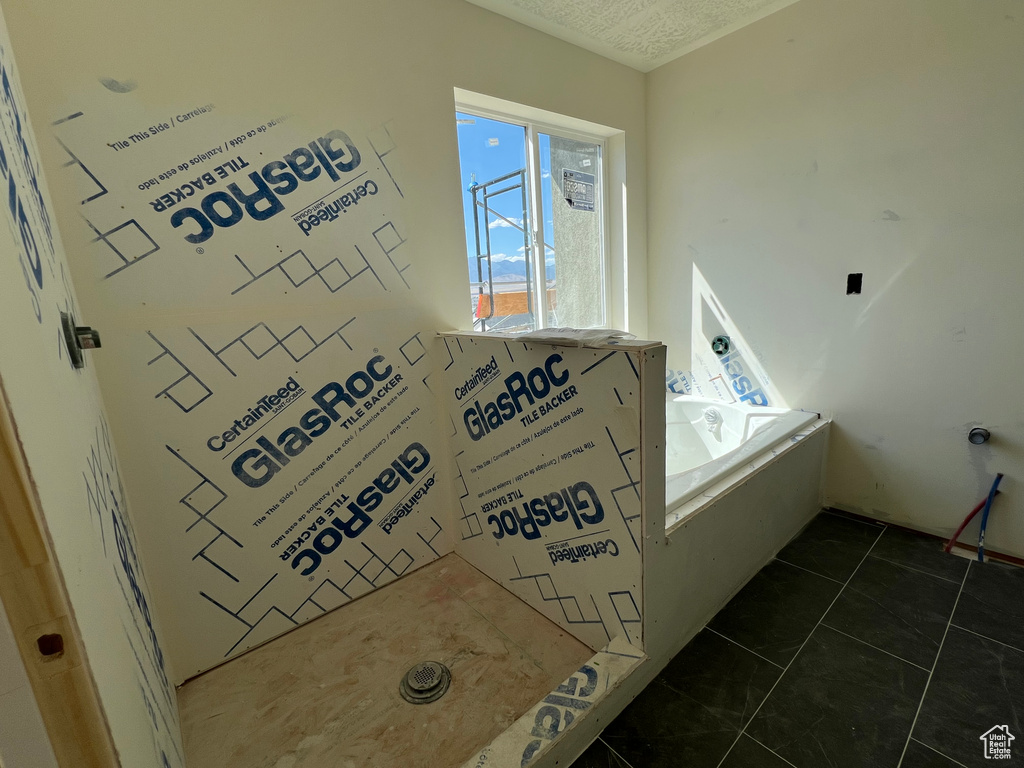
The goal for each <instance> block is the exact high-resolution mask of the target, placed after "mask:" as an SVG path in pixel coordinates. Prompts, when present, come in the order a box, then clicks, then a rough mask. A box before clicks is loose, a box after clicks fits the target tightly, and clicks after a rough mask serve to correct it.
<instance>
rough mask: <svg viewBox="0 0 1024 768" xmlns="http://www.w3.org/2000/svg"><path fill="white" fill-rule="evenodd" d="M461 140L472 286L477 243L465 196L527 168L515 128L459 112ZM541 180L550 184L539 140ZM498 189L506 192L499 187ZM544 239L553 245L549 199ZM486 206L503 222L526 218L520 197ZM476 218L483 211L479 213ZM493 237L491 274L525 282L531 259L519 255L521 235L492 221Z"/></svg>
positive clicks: (550, 266) (550, 255) (550, 271)
mask: <svg viewBox="0 0 1024 768" xmlns="http://www.w3.org/2000/svg"><path fill="white" fill-rule="evenodd" d="M456 121H457V123H456V125H457V127H458V139H459V165H460V173H461V187H462V200H463V216H464V223H465V231H466V254H467V259H468V265H469V276H470V280H471V281H475V280H476V279H477V271H476V260H475V258H473V256H474V254H475V248H476V241H475V238H474V234H473V196H472V194H471V193H470V192H469V188H470V186H471V185H472V184H473V183H474V182H475V183H477V184H483V183H485V182H487V181H490V180H491V179H495V178H498V177H499V176H504V175H505V174H508V173H512V172H514V171H518V170H519V169H521V168H526V166H527V160H526V129H525V128H523V127H522V126H519V125H513V124H511V123H504V122H501V121H498V120H491V119H489V118H485V117H478V116H476V115H468V114H465V113H462V112H457V113H456ZM539 140H540V147H539V149H540V154H541V180H542V183H544V184H550V176H551V168H550V165H551V152H550V139H549V138H548V137H547V136H545V135H543V134H541V135H540V136H539ZM501 186H504V184H502V185H501ZM544 197H545V200H544V208H545V211H544V219H545V234H546V238H545V239H546V240H547V242H548V243H551V241H552V238H551V195H545V196H544ZM489 204H490V206H491V207H492V208H493V209H494V210H496V211H497V212H498V213H500V214H501V215H502V216H504V217H506V218H508V219H510V220H512V221H514V222H516V223H517V224H519V225H520V226H522V225H523V218H524V213H523V210H522V197H521V195H520V193H519V191H518V190H517V191H515V192H507V193H505V194H502V195H499V196H497V197H492V198H491V199H490V203H489ZM480 215H481V216H482V215H483V210H482V209H480ZM488 228H489V232H490V235H491V254H492V255H491V268H492V273H493V275H494V277H495V278H504V279H505V280H510V279H515V278H519V279H522V280H525V279H526V264H527V260H528V258H529V255H528V254H526V253H525V252H524V249H523V233H522V232H521V231H519V230H518V229H516V228H515V227H513V226H511V225H510V224H509V223H508V222H505V221H502V220H501V219H499V218H497V217H495V216H493V215H492V216H491V217H490V221H489V222H488ZM545 252H546V257H547V258H546V261H547V268H546V272H547V277H548V279H552V278H554V276H555V275H554V269H555V268H554V252H553V251H552V250H551V249H550V248H546V249H545Z"/></svg>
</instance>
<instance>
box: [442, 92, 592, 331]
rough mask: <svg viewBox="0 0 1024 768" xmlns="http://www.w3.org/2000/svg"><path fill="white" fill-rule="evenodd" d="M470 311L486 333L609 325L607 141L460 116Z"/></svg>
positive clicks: (490, 117) (467, 113)
mask: <svg viewBox="0 0 1024 768" xmlns="http://www.w3.org/2000/svg"><path fill="white" fill-rule="evenodd" d="M456 125H457V130H458V139H459V160H460V165H461V173H462V181H463V190H464V193H463V203H464V214H465V225H466V246H467V252H468V267H469V280H470V294H471V295H470V302H469V304H470V306H469V309H470V312H471V313H472V317H473V328H474V329H475V330H479V331H497V330H501V331H509V332H525V331H531V330H536V329H540V328H547V327H553V326H571V327H576V328H593V327H599V326H603V325H605V324H606V322H607V315H608V308H607V304H608V290H607V283H608V279H607V269H608V265H607V263H606V258H605V252H606V248H605V231H606V227H605V221H604V217H605V205H604V200H605V194H604V178H603V158H604V143H603V139H601V138H600V137H595V136H587V135H581V134H578V133H575V132H572V131H567V130H562V129H559V128H557V127H552V126H549V125H541V124H538V123H535V122H531V121H528V120H519V119H516V118H515V117H514V116H511V115H507V114H499V113H491V112H487V111H484V110H478V109H462V108H460V109H458V110H457V112H456Z"/></svg>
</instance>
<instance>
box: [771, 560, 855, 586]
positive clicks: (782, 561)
mask: <svg viewBox="0 0 1024 768" xmlns="http://www.w3.org/2000/svg"><path fill="white" fill-rule="evenodd" d="M774 559H775V560H778V561H779V562H780V563H785V564H786V565H788V566H790V567H792V568H798V569H799V570H801V571H804V572H805V573H810V574H813V575H815V576H819V577H820V578H822V579H828V580H829V581H831V582H832V583H833V584H842V583H843V582H841V581H840V580H839V579H833V578H832V577H831V576H825V575H824V574H821V573H818V572H817V571H812V570H811V569H810V568H804V567H803V566H802V565H797V564H796V563H791V562H789V560H783V559H782V558H781V557H779V556H778V555H776V556H775V558H774ZM857 567H858V568H859V567H860V566H859V565H858V566H857Z"/></svg>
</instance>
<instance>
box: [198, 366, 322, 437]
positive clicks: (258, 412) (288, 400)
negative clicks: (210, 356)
mask: <svg viewBox="0 0 1024 768" xmlns="http://www.w3.org/2000/svg"><path fill="white" fill-rule="evenodd" d="M305 392H306V390H304V389H303V388H302V387H301V386H300V385H299V383H298V382H297V381H295V378H294V377H292V376H289V377H288V381H286V382H285V383H284V385H283V386H281V387H279V388H278V390H277V391H276V392H274V393H273V394H270V395H263V397H261V398H260V399H259V400H257V401H256V402H255V403H254V404H253V405H252V406H250V407H249V409H248V410H247V411H246V412H245V414H244V415H242V416H240V417H239V418H237V419H235V420H234V421H233V422H232V423H231V426H230V427H228V428H227V429H225V430H224V431H223V432H221V433H220V434H218V435H214V436H213V437H211V438H210V439H209V440H207V441H206V445H207V447H208V448H209V449H210V450H211V451H217V452H219V451H223V450H224V449H225V448H226V447H227V445H228V443H232V442H234V441H235V440H237V439H238V438H239V437H241V435H242V433H243V432H245V431H246V430H247V429H249V427H252V426H254V425H255V424H257V423H258V422H259V421H260V420H261V419H263V417H264V416H266V415H268V414H275V413H278V412H279V411H282V410H284V409H285V408H287V407H288V406H289V405H291V404H292V403H293V402H294V401H295V399H296V398H298V397H299V396H300V395H303V394H305Z"/></svg>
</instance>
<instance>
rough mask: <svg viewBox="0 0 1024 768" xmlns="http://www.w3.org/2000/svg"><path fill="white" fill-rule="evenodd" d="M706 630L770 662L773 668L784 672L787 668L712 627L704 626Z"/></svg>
mask: <svg viewBox="0 0 1024 768" xmlns="http://www.w3.org/2000/svg"><path fill="white" fill-rule="evenodd" d="M704 629H706V630H707V631H708V632H710V633H712V634H713V635H718V636H719V637H720V638H722V639H723V640H726V641H727V642H730V643H732V644H733V645H735V646H736V647H737V648H742V649H743V650H744V651H746V652H747V653H752V654H753V655H754V656H757V658H759V659H761V661H767V662H768V663H769V664H771V665H772V666H773V667H778V668H779V669H783V670H784V669H785V667H784V666H782V665H781V664H776V663H775V662H774V661H772V660H771V659H766V658H765V657H764V656H762V655H761V654H760V653H758V652H757V651H752V650H750V649H749V648H747V646H745V645H741V644H740V643H737V642H736V641H735V640H733V639H732V638H731V637H726V636H725V635H723V634H722V633H721V632H718V631H716V630H714V629H712V628H711V627H709V626H707V625H705V626H704Z"/></svg>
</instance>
